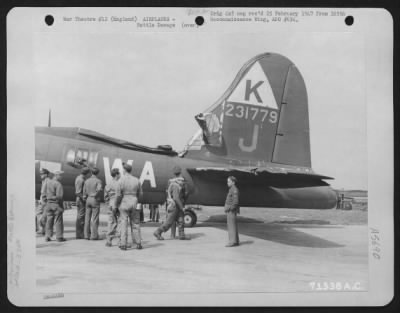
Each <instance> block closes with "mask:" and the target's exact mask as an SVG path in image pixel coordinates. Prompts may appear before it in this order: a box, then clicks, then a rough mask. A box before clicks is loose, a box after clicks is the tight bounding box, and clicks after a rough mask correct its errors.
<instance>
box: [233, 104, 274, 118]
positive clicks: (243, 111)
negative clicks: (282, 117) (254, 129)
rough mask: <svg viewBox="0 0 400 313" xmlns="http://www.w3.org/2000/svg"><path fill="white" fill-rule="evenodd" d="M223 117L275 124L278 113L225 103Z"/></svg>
mask: <svg viewBox="0 0 400 313" xmlns="http://www.w3.org/2000/svg"><path fill="white" fill-rule="evenodd" d="M225 115H226V116H231V117H237V118H243V119H250V120H252V121H261V123H262V122H264V121H269V122H270V123H276V122H277V121H278V112H277V111H274V110H268V109H264V108H258V107H249V106H247V105H241V104H233V103H227V105H226V109H225Z"/></svg>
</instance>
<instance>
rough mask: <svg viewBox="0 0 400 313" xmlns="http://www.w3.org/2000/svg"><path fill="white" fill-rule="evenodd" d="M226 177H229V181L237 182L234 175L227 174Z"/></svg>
mask: <svg viewBox="0 0 400 313" xmlns="http://www.w3.org/2000/svg"><path fill="white" fill-rule="evenodd" d="M228 179H230V180H231V181H233V182H234V183H235V184H236V183H237V179H236V177H235V176H229V177H228Z"/></svg>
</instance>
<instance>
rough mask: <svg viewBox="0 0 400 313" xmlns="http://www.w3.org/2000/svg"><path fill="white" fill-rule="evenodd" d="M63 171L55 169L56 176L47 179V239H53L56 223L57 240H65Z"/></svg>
mask: <svg viewBox="0 0 400 313" xmlns="http://www.w3.org/2000/svg"><path fill="white" fill-rule="evenodd" d="M62 173H64V172H63V171H55V172H54V178H53V179H49V180H48V181H47V188H46V190H47V192H46V197H47V207H46V212H47V221H46V235H45V240H46V241H51V237H52V236H53V225H54V223H55V224H56V239H57V241H65V238H64V223H63V213H64V207H63V195H64V191H63V186H62V185H61V183H60V181H61V178H62V177H61V174H62Z"/></svg>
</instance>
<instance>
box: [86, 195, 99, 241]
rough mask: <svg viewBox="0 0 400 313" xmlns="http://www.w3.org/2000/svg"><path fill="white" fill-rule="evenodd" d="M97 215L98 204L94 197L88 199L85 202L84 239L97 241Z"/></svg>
mask: <svg viewBox="0 0 400 313" xmlns="http://www.w3.org/2000/svg"><path fill="white" fill-rule="evenodd" d="M99 215H100V203H99V202H98V201H97V200H96V199H95V198H94V197H89V198H88V199H87V200H86V213H85V228H84V233H85V234H84V235H85V239H91V240H96V239H99V232H98V230H99Z"/></svg>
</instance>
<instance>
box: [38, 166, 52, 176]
mask: <svg viewBox="0 0 400 313" xmlns="http://www.w3.org/2000/svg"><path fill="white" fill-rule="evenodd" d="M49 173H50V172H49V170H48V169H46V168H42V169H41V170H40V175H49Z"/></svg>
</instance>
